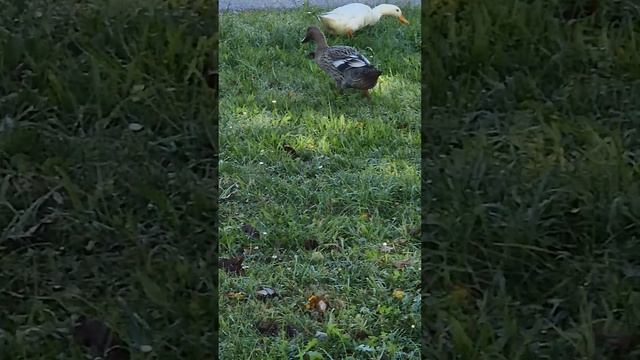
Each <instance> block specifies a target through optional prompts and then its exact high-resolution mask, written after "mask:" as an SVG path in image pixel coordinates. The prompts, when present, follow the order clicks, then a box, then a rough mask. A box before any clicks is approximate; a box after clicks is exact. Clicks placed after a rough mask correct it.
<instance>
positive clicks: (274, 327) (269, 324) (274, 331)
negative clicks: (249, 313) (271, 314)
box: [256, 320, 280, 336]
mask: <svg viewBox="0 0 640 360" xmlns="http://www.w3.org/2000/svg"><path fill="white" fill-rule="evenodd" d="M256 328H257V329H258V331H259V332H260V333H261V334H262V335H267V336H276V335H278V332H279V331H280V327H279V326H278V324H276V322H275V321H273V320H262V321H260V322H259V323H257V324H256Z"/></svg>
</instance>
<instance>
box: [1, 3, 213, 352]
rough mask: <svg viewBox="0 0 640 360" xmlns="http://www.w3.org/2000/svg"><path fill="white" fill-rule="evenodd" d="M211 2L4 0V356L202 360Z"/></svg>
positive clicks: (207, 320)
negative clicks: (120, 349) (101, 342)
mask: <svg viewBox="0 0 640 360" xmlns="http://www.w3.org/2000/svg"><path fill="white" fill-rule="evenodd" d="M212 5H213V6H216V4H215V3H214V4H211V2H209V1H189V2H187V1H171V2H167V1H153V0H143V1H137V2H135V5H134V4H133V3H131V2H129V1H119V0H111V1H91V0H83V1H77V0H74V1H70V0H63V1H56V2H50V1H44V0H30V1H17V0H15V1H14V0H1V1H0V8H2V12H1V13H0V269H1V271H0V304H2V305H1V308H2V311H0V358H2V359H29V360H32V359H86V358H87V357H85V354H86V352H87V349H85V348H83V347H81V346H79V345H75V344H73V342H72V339H71V335H72V334H71V333H72V329H71V328H72V320H73V319H75V318H76V317H77V316H78V315H80V314H85V315H87V316H89V317H94V318H97V319H100V320H101V321H103V322H105V323H106V324H107V325H108V326H109V327H111V328H113V329H114V330H116V331H117V332H118V333H119V334H120V337H122V338H123V340H125V341H127V342H128V343H129V344H130V345H131V347H132V348H133V352H132V353H133V356H132V358H133V359H136V358H138V359H140V358H144V359H169V358H170V359H205V358H212V356H213V354H214V353H215V351H216V349H215V346H212V342H213V339H212V331H213V329H212V319H214V318H215V316H216V308H215V289H214V287H213V284H214V282H215V277H214V272H213V268H212V266H213V259H214V258H213V256H212V255H213V254H212V250H213V244H214V242H213V241H214V239H213V237H212V235H211V234H212V230H211V229H212V228H213V227H214V226H215V225H214V218H215V203H216V194H215V187H216V175H215V172H214V167H215V165H216V159H215V157H214V148H213V145H214V143H215V141H214V140H215V135H214V134H215V131H216V129H215V127H214V126H213V124H214V122H215V118H214V117H213V115H214V114H215V111H214V110H215V106H216V104H215V98H214V97H213V95H212V92H211V90H210V89H208V88H207V85H206V84H205V82H204V81H203V79H202V76H201V71H202V67H203V66H204V64H205V63H206V62H208V61H209V58H210V57H211V55H212V51H213V49H214V47H215V43H214V39H213V38H212V36H211V35H212V33H213V29H215V27H216V23H215V18H214V16H213V14H214V9H215V8H213V7H212ZM141 345H147V346H145V347H144V348H143V349H144V350H145V351H146V353H145V354H142V353H140V352H139V351H138V350H137V349H138V348H139V347H140V346H141Z"/></svg>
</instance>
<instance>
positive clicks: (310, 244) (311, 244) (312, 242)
mask: <svg viewBox="0 0 640 360" xmlns="http://www.w3.org/2000/svg"><path fill="white" fill-rule="evenodd" d="M318 245H319V244H318V241H317V240H316V239H307V240H305V242H304V248H305V250H313V249H315V248H317V247H318Z"/></svg>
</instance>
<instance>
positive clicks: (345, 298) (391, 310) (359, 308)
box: [219, 9, 420, 359]
mask: <svg viewBox="0 0 640 360" xmlns="http://www.w3.org/2000/svg"><path fill="white" fill-rule="evenodd" d="M312 10H313V11H311V12H312V13H314V12H317V11H319V10H318V9H312ZM403 11H404V12H406V13H407V17H408V18H409V20H410V21H412V25H411V26H410V27H403V26H401V25H399V24H396V23H395V22H393V21H389V22H387V21H383V22H381V23H379V24H378V25H376V26H375V27H371V28H367V29H366V30H363V31H361V32H359V33H358V34H357V36H356V37H355V38H354V39H353V40H352V41H351V40H347V39H346V38H336V37H329V39H328V41H329V43H330V44H347V45H352V46H355V47H357V48H359V49H361V50H362V51H363V52H364V54H365V55H366V56H367V57H369V58H370V60H371V61H372V62H373V63H374V64H375V65H376V66H378V67H379V68H381V69H382V70H383V71H384V74H383V76H382V77H381V80H380V83H379V85H378V86H377V87H376V88H375V89H374V90H373V91H372V93H371V94H372V101H371V102H368V101H366V100H365V99H363V98H362V94H361V93H358V92H347V93H346V94H345V95H344V96H338V95H337V94H336V93H335V90H334V84H333V82H332V80H331V79H330V78H328V77H327V75H326V74H324V73H323V72H322V71H321V70H320V69H318V68H317V65H315V64H314V63H313V62H312V61H311V60H309V59H308V58H307V57H306V54H307V53H308V52H309V51H311V50H312V49H311V47H310V46H309V45H308V44H300V40H301V39H302V37H303V36H304V33H305V31H306V28H307V27H308V26H309V25H317V20H316V18H315V16H314V15H313V14H312V13H307V12H306V10H303V9H300V10H293V11H284V12H283V11H261V12H242V13H223V14H221V31H222V32H221V43H220V59H219V60H220V81H221V88H222V89H223V92H222V95H221V99H220V116H221V119H220V129H221V130H220V143H221V154H220V159H221V162H220V189H221V198H222V199H221V204H220V221H221V225H220V247H221V253H222V255H221V256H223V257H225V258H228V257H232V256H235V255H236V254H238V253H244V254H245V259H244V262H243V265H246V269H245V271H244V273H243V274H241V275H240V276H236V275H235V274H231V273H227V272H225V271H221V274H220V296H221V300H220V309H221V314H220V324H221V338H220V354H221V356H222V358H228V359H236V358H237V359H239V358H249V357H254V358H261V359H282V358H289V357H295V358H298V357H301V356H303V355H304V354H307V355H309V356H311V355H314V354H315V355H317V354H321V355H323V356H325V358H363V357H364V358H368V357H380V356H388V355H390V354H394V355H395V358H407V359H408V358H416V357H418V356H419V355H418V349H419V346H418V339H419V334H420V321H419V314H418V309H419V306H420V297H419V296H418V294H419V292H418V290H417V288H418V286H419V261H418V254H419V250H418V249H419V246H418V240H417V239H415V238H414V237H412V235H411V234H410V233H411V230H413V228H415V227H417V226H418V223H419V204H418V198H419V194H420V192H419V187H418V186H419V173H418V164H419V135H418V131H417V130H418V129H419V126H420V125H419V114H420V107H419V92H420V85H419V71H420V53H419V43H420V37H419V26H418V18H417V15H418V12H417V9H406V10H405V9H403ZM285 145H286V146H288V147H287V149H288V150H285ZM244 225H251V227H252V228H255V232H254V231H246V230H247V229H250V228H248V227H247V226H244ZM243 229H244V230H243ZM312 243H317V245H318V247H317V248H313V247H310V246H308V244H312ZM383 243H387V246H393V250H392V252H390V253H385V252H381V247H382V246H383ZM406 259H409V260H410V262H409V264H410V265H408V266H407V267H406V268H398V267H396V266H394V262H397V261H400V260H406ZM262 286H268V287H270V288H273V289H274V290H276V291H277V292H278V293H279V294H280V296H279V297H276V298H273V299H267V300H265V301H262V300H259V299H258V296H256V291H257V290H259V289H260V288H261V287H262ZM396 289H402V290H403V291H404V295H403V296H399V295H398V294H400V293H398V292H397V293H396V296H397V297H394V296H393V295H394V293H393V291H394V290H396ZM239 294H240V295H239ZM311 295H319V296H323V297H325V298H326V300H327V302H328V304H329V310H328V311H327V312H326V313H325V314H324V316H321V317H320V318H315V317H314V316H313V315H312V314H311V313H310V311H308V310H307V309H306V308H305V304H306V302H307V300H308V298H309V297H310V296H311ZM242 297H244V299H243V300H238V299H239V298H242ZM291 328H295V329H296V331H295V332H292V331H291ZM287 329H289V330H287ZM317 332H321V333H325V334H326V339H325V338H324V337H323V336H322V334H320V335H318V336H316V335H317ZM294 333H295V335H294ZM383 354H384V355H383Z"/></svg>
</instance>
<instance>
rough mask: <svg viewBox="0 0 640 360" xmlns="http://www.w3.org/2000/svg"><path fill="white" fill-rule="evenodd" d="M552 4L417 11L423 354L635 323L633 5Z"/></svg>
mask: <svg viewBox="0 0 640 360" xmlns="http://www.w3.org/2000/svg"><path fill="white" fill-rule="evenodd" d="M621 3H622V2H620V4H621ZM562 5H563V4H555V3H553V2H552V3H541V2H535V3H531V2H526V1H519V0H513V1H509V2H507V3H506V4H500V6H498V5H497V4H495V5H492V4H489V3H481V2H463V3H462V5H461V7H460V8H447V7H444V6H443V7H437V8H433V9H431V10H432V11H433V12H432V13H431V15H430V16H429V21H428V22H427V23H426V24H425V25H426V28H425V38H426V41H427V44H428V46H427V49H428V51H427V55H426V56H427V57H426V64H427V69H425V71H426V77H427V83H428V84H429V90H428V102H429V110H430V114H429V119H428V120H427V121H426V122H425V125H426V126H425V134H426V138H425V151H426V154H431V156H429V155H428V156H427V157H426V158H425V161H424V163H423V164H424V165H423V166H424V167H423V174H424V179H425V180H426V181H428V184H427V185H426V186H427V188H428V189H429V191H428V194H427V196H426V204H425V209H426V222H427V226H428V229H429V231H428V233H427V236H428V250H426V255H427V264H428V269H427V273H428V274H430V284H429V285H428V288H427V289H426V290H427V291H428V295H427V298H426V299H427V300H426V301H427V304H426V307H425V308H426V309H429V310H426V312H425V314H426V317H427V323H428V324H430V325H429V332H428V333H429V334H430V335H429V337H428V339H427V342H426V347H425V349H424V352H423V356H427V357H431V358H437V359H445V358H450V357H451V356H453V354H456V355H458V356H462V357H463V358H469V359H540V358H549V359H554V358H578V357H580V358H589V359H596V358H600V357H601V356H613V355H615V353H616V351H619V349H618V350H615V349H614V350H607V346H608V345H607V342H606V341H605V340H602V339H605V338H607V336H613V337H615V336H618V335H621V334H625V333H633V332H634V331H637V327H636V326H635V325H633V324H637V323H639V319H638V314H640V312H639V310H640V308H638V301H637V299H638V296H639V295H640V292H639V290H638V285H639V283H638V279H637V276H636V275H633V274H635V272H636V270H637V266H636V265H635V263H636V261H635V260H634V259H635V258H637V256H638V254H640V247H639V246H638V240H639V239H638V234H639V231H638V230H639V228H638V221H637V219H638V216H639V215H640V187H639V185H640V182H639V181H638V179H639V178H640V177H639V176H638V175H639V169H640V168H639V167H638V155H639V154H640V146H639V145H640V143H639V142H638V137H637V136H635V133H636V131H637V130H636V129H637V127H638V124H639V122H638V115H639V114H640V111H639V110H640V107H639V105H638V104H639V103H638V102H637V101H635V100H634V99H636V98H637V97H638V95H640V79H639V75H640V72H639V70H640V67H638V64H640V62H638V60H639V59H638V53H637V52H635V51H634V49H637V48H638V45H640V43H639V42H638V39H639V38H638V34H639V30H640V29H639V27H638V21H637V20H638V18H637V14H636V15H634V14H633V13H632V12H628V13H626V12H623V13H622V15H620V14H619V12H617V9H616V8H615V6H614V5H615V4H614V3H613V2H612V3H609V4H605V5H603V7H602V8H601V9H600V10H599V11H598V12H596V14H595V15H593V16H591V17H586V18H582V19H577V20H573V21H572V22H569V23H568V22H566V21H565V20H564V19H562V18H561V17H560V14H561V13H562V9H563V6H562ZM618 15H620V16H618ZM625 351H627V352H625V353H624V354H623V355H624V356H633V355H629V351H630V350H629V349H627V350H625ZM618 354H619V355H620V354H622V353H620V352H619V353H618ZM621 356H622V355H621Z"/></svg>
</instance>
